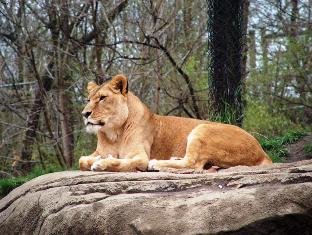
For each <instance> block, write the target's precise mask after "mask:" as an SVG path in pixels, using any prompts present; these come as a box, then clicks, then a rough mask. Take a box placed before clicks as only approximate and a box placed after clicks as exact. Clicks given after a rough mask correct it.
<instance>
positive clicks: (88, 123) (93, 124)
mask: <svg viewBox="0 0 312 235" xmlns="http://www.w3.org/2000/svg"><path fill="white" fill-rule="evenodd" d="M86 125H87V126H88V125H90V126H104V125H105V123H104V122H101V121H100V122H99V123H92V122H87V123H86Z"/></svg>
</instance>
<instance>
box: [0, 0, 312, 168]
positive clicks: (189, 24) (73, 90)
mask: <svg viewBox="0 0 312 235" xmlns="http://www.w3.org/2000/svg"><path fill="white" fill-rule="evenodd" d="M212 2H213V1H190V0H177V1H169V0H156V1H149V0H143V1H129V0H128V1H126V0H119V1H117V0H116V1H106V0H102V1H97V0H93V1H82V0H81V1H79V0H78V1H70V0H66V1H58V0H36V1H27V0H12V1H1V3H0V15H1V17H0V24H1V28H0V96H1V99H0V107H1V111H2V112H1V113H0V133H1V142H0V155H1V156H0V161H1V164H0V166H1V169H2V170H5V171H10V170H11V167H12V163H13V162H14V164H13V166H14V170H15V173H16V174H18V173H27V172H28V171H29V169H30V167H31V166H32V165H34V164H36V165H38V166H41V167H46V166H49V165H58V166H60V167H68V168H70V167H73V166H74V167H75V164H76V163H77V159H78V157H79V156H81V155H84V154H88V153H89V152H90V150H89V149H93V148H94V145H95V142H94V137H93V136H90V135H87V134H85V133H84V130H83V124H82V120H81V115H80V112H81V110H82V107H83V105H84V103H85V99H86V98H85V95H86V91H85V90H86V89H85V86H86V83H87V82H88V81H89V80H97V81H98V82H103V81H105V80H106V79H108V78H109V77H111V76H113V75H115V74H117V73H124V74H126V75H127V76H128V77H129V81H130V89H131V90H132V91H133V92H135V93H136V94H137V95H138V96H139V97H140V98H141V99H142V100H144V102H145V103H147V104H148V106H149V107H150V108H151V109H152V110H153V111H155V112H157V113H159V114H166V115H179V116H187V117H194V118H203V119H213V120H222V121H227V122H236V123H238V124H241V123H240V122H241V120H243V123H242V125H243V127H244V128H246V129H247V130H249V131H251V132H253V133H255V132H257V133H259V134H262V135H263V134H264V135H274V134H281V133H283V132H284V131H287V130H288V129H290V128H302V127H304V128H307V127H310V125H311V113H312V111H311V108H312V107H311V103H312V102H311V99H312V98H311V87H312V84H311V61H312V58H311V55H312V53H311V50H312V48H311V45H312V42H311V41H312V35H311V34H312V29H311V25H312V19H311V17H312V14H311V8H312V7H311V6H312V3H311V1H310V0H302V1H295V0H274V1H271V0H257V1H255V0H251V1H250V4H249V8H248V7H247V6H248V1H236V2H237V4H238V5H236V6H232V7H227V6H220V7H221V9H222V7H223V8H226V9H227V11H226V12H225V11H224V12H223V11H221V13H222V15H221V16H222V18H224V20H223V21H211V22H212V23H213V22H215V24H214V25H213V27H212V26H211V27H212V28H214V30H220V32H222V34H225V33H227V32H228V34H227V35H230V36H232V39H233V40H232V39H231V40H232V42H233V45H238V46H237V47H236V46H234V47H233V46H232V47H231V48H233V49H236V50H237V51H242V57H241V58H239V57H240V55H238V54H237V52H235V51H234V50H233V51H232V50H226V51H225V54H222V55H223V56H215V55H216V54H214V53H213V54H209V51H208V49H209V48H211V47H210V46H212V45H213V42H212V41H210V42H209V43H210V44H209V43H207V42H208V36H209V34H208V27H207V26H208V25H207V23H208V22H209V21H208V15H207V12H208V10H209V9H210V11H212V10H213V9H214V8H210V7H211V3H212ZM222 2H223V1H222ZM225 2H231V4H232V2H233V1H224V3H225ZM246 9H248V11H247V10H246ZM234 11H236V12H239V14H238V15H239V16H240V18H237V17H236V18H234V19H231V18H230V17H229V16H230V15H231V14H232V13H231V12H234ZM221 13H220V14H221ZM247 16H249V17H248V18H249V20H248V22H249V23H248V27H247ZM232 20H237V22H241V23H240V24H237V27H236V28H234V27H228V28H229V29H233V30H234V29H235V30H236V31H235V32H230V31H229V29H228V28H227V26H229V25H230V24H231V22H232ZM211 27H210V28H211ZM246 27H247V28H246ZM222 29H223V31H221V30H222ZM236 32H237V33H236ZM239 35H240V38H241V39H240V40H238V38H239V37H238V36H239ZM246 35H247V39H248V49H249V50H248V51H247V47H244V41H245V40H246V39H244V37H245V36H246ZM224 36H225V35H224ZM233 36H235V37H233ZM236 36H237V37H236ZM235 40H236V41H235ZM215 42H220V40H216V41H215ZM240 46H241V47H240ZM239 47H240V48H239ZM229 48H230V47H229ZM221 49H225V48H224V47H223V46H221ZM233 54H234V55H233ZM247 55H248V60H247V63H246V57H247ZM213 61H215V66H216V67H218V66H220V67H221V68H222V65H223V68H222V69H220V70H218V69H216V70H214V72H217V71H219V72H218V73H214V74H211V75H210V76H208V71H209V69H208V65H209V64H211V63H208V62H213ZM238 61H240V63H242V64H241V66H240V67H241V68H242V70H237V69H236V70H235V71H236V72H235V74H231V76H230V75H229V73H226V72H228V71H227V69H228V68H232V67H233V68H238V67H237V66H238V65H237V63H238ZM245 63H246V66H245ZM231 66H232V67H231ZM240 77H241V78H242V79H243V80H241V79H239V78H240ZM207 78H208V79H207ZM221 78H222V79H221ZM219 79H220V81H221V82H219V83H218V82H215V81H219ZM243 82H246V88H245V92H242V91H244V86H243V85H242V84H243ZM228 84H234V86H235V87H236V88H235V89H233V90H232V89H230V87H231V86H230V85H228ZM210 89H214V90H215V89H217V90H216V91H217V92H216V93H217V94H220V96H218V98H217V99H216V100H217V102H213V100H214V99H212V98H213V96H212V97H210V96H208V93H209V90H210ZM225 97H228V98H227V99H225ZM215 98H216V97H215ZM242 100H246V105H245V112H243V108H242V107H243V106H244V104H243V102H242ZM220 104H223V105H220ZM227 105H230V107H231V108H229V109H227V107H228V106H227ZM218 109H219V111H218ZM216 110H217V111H218V115H216V114H215V111H216ZM236 111H238V112H237V113H236Z"/></svg>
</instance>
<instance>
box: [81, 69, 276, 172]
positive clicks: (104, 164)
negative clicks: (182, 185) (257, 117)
mask: <svg viewBox="0 0 312 235" xmlns="http://www.w3.org/2000/svg"><path fill="white" fill-rule="evenodd" d="M88 91H89V100H90V101H89V102H88V104H87V105H86V107H85V108H84V110H83V114H85V113H87V112H91V114H90V116H89V117H88V118H85V123H86V124H87V123H88V122H89V123H93V124H94V125H87V130H89V131H93V132H96V133H97V137H98V143H97V148H96V151H95V152H94V153H93V154H91V155H90V156H83V157H81V158H80V160H79V165H80V169H81V170H90V169H92V170H96V171H136V170H141V171H144V170H147V168H148V167H149V169H155V170H162V169H163V168H167V167H170V168H193V169H203V167H204V166H205V165H206V164H209V165H214V166H219V167H222V168H228V167H232V166H237V165H246V166H254V165H266V164H271V163H272V161H271V159H270V158H269V157H268V156H267V155H266V153H265V152H264V151H263V149H262V148H261V146H260V145H259V143H258V142H257V140H256V139H255V138H254V137H253V136H251V135H250V134H248V133H247V132H246V131H244V130H243V129H241V128H239V127H236V126H233V125H226V124H221V123H214V122H208V121H203V120H197V119H190V118H182V117H173V116H160V115H156V114H154V113H152V112H150V111H149V109H148V108H147V107H146V106H145V105H144V104H143V103H142V102H141V101H140V100H139V98H138V97H136V96H135V95H134V94H132V93H131V92H128V91H127V79H126V77H125V76H123V75H117V76H115V77H114V78H113V79H112V81H110V82H108V83H106V84H103V85H101V86H97V85H96V84H94V83H89V84H88ZM100 97H102V98H103V97H105V98H104V99H103V100H100ZM96 157H97V158H96ZM171 157H175V158H172V159H170V158H171ZM150 159H154V160H150ZM169 159H170V160H169Z"/></svg>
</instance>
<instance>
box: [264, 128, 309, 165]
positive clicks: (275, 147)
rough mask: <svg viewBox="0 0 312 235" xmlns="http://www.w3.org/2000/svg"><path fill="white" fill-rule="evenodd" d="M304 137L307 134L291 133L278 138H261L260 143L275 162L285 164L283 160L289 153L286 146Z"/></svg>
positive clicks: (301, 132)
mask: <svg viewBox="0 0 312 235" xmlns="http://www.w3.org/2000/svg"><path fill="white" fill-rule="evenodd" d="M303 136H305V132H303V131H289V132H288V133H286V134H285V135H282V136H278V137H271V138H264V137H261V138H260V139H259V142H260V144H261V146H262V147H263V149H264V150H266V151H267V153H268V154H269V155H270V157H271V159H272V161H273V162H283V160H284V159H283V158H284V157H285V156H286V155H287V153H288V151H287V149H286V147H285V145H287V144H292V143H295V142H296V141H298V140H300V139H301V138H302V137H303Z"/></svg>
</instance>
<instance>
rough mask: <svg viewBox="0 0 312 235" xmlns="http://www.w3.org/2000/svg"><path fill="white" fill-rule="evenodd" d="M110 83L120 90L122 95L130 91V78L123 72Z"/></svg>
mask: <svg viewBox="0 0 312 235" xmlns="http://www.w3.org/2000/svg"><path fill="white" fill-rule="evenodd" d="M110 84H111V86H112V88H113V89H114V90H116V91H120V93H121V94H122V95H124V96H125V95H126V94H127V93H128V79H127V78H126V76H124V75H122V74H119V75H116V76H115V77H113V79H112V81H111V82H110Z"/></svg>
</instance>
